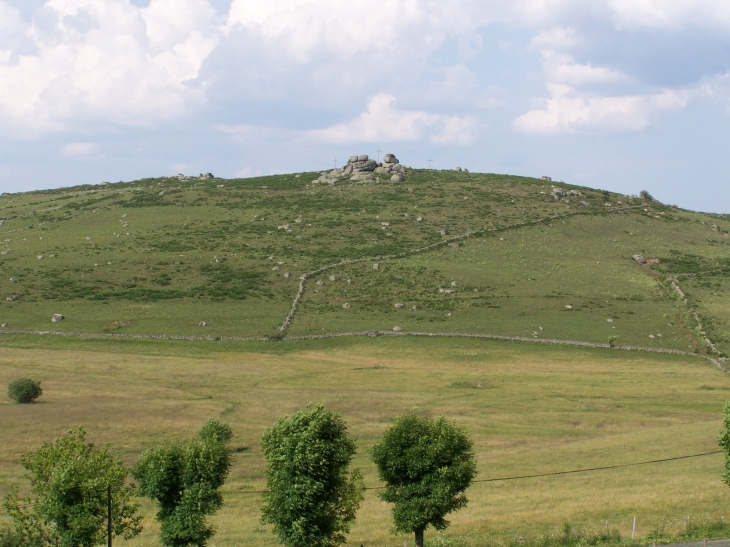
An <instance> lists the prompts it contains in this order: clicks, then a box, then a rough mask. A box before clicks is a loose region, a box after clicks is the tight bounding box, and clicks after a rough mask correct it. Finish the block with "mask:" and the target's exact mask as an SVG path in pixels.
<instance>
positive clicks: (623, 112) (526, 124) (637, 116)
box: [512, 84, 692, 135]
mask: <svg viewBox="0 0 730 547" xmlns="http://www.w3.org/2000/svg"><path fill="white" fill-rule="evenodd" d="M548 89H549V90H550V92H551V95H552V96H551V98H549V99H547V100H546V102H545V106H544V108H541V109H536V110H531V111H529V112H527V113H525V114H523V115H521V116H519V117H518V118H517V119H515V120H514V121H513V122H512V125H513V127H514V128H515V129H516V130H517V131H519V132H522V133H530V134H536V135H555V134H560V133H578V132H587V133H604V132H633V131H640V130H642V129H644V128H645V127H647V126H648V125H649V124H650V123H651V122H652V121H653V120H654V119H655V118H656V117H657V116H658V115H659V114H662V113H665V112H671V111H676V110H680V109H682V108H684V107H685V106H687V104H688V102H689V100H690V98H691V95H692V94H691V93H690V92H679V91H672V90H666V91H663V92H661V93H657V94H654V95H627V96H618V97H605V96H600V95H588V94H581V93H579V92H577V91H576V90H575V89H573V88H571V87H570V86H567V85H557V84H552V85H549V86H548Z"/></svg>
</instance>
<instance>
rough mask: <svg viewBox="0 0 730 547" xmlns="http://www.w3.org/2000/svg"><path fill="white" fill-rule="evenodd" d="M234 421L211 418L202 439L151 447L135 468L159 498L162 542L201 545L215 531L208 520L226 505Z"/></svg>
mask: <svg viewBox="0 0 730 547" xmlns="http://www.w3.org/2000/svg"><path fill="white" fill-rule="evenodd" d="M231 437H232V431H231V428H230V426H228V425H227V424H224V423H222V422H219V421H217V420H212V419H210V420H207V421H206V422H205V423H204V424H203V426H202V427H201V428H200V430H199V431H198V439H192V440H190V441H189V442H188V443H186V444H185V445H177V444H169V445H165V446H160V447H157V448H152V449H149V450H146V451H145V452H144V453H143V454H142V458H141V459H140V460H139V461H138V462H137V464H136V465H135V467H134V470H133V471H132V476H134V478H135V479H136V480H137V481H138V482H139V489H140V492H141V494H142V495H144V496H146V497H148V498H151V499H153V500H156V501H157V502H158V503H159V510H158V511H157V520H158V521H159V522H160V542H161V543H162V544H163V545H166V546H167V547H187V546H190V545H193V546H196V547H202V546H203V545H205V544H206V543H207V542H208V540H209V539H210V538H211V537H213V535H214V534H215V529H214V528H213V527H212V526H210V525H209V524H208V523H207V522H206V517H207V516H208V515H212V514H214V513H215V512H216V511H217V510H218V509H220V507H221V505H223V496H222V495H221V493H220V488H221V486H223V483H224V482H225V480H226V478H227V477H228V472H229V471H230V468H231V450H230V448H229V447H228V443H229V441H230V440H231Z"/></svg>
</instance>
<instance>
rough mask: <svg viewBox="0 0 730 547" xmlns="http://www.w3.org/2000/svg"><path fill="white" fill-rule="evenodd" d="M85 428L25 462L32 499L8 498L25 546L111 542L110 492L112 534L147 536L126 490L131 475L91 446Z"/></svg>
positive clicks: (131, 489) (46, 445)
mask: <svg viewBox="0 0 730 547" xmlns="http://www.w3.org/2000/svg"><path fill="white" fill-rule="evenodd" d="M85 440H86V432H85V431H84V430H83V429H82V428H78V429H75V430H72V431H69V432H68V433H67V434H66V435H65V436H64V437H61V438H60V439H57V440H56V441H55V442H54V443H43V445H41V447H40V448H39V449H38V450H36V451H35V452H33V453H30V454H26V455H24V456H23V457H22V464H23V467H25V469H26V471H27V473H26V477H27V478H28V479H29V480H30V485H31V497H27V498H19V497H18V493H17V490H16V491H15V492H13V493H11V494H10V495H9V496H7V497H6V498H5V508H6V509H7V511H8V514H9V515H10V516H11V518H12V520H13V523H14V526H15V531H16V535H17V536H18V537H19V538H20V540H21V543H22V545H27V546H33V547H40V546H50V545H53V546H56V545H58V546H59V547H92V546H94V545H102V544H104V543H105V542H106V523H107V487H108V486H110V487H111V492H112V522H113V527H112V533H113V535H114V536H122V537H124V538H127V539H129V538H131V537H134V536H136V535H137V534H139V532H140V531H141V529H142V528H141V526H140V521H141V517H139V516H136V515H135V513H136V511H137V506H136V504H135V503H133V502H132V501H131V497H132V495H133V494H134V491H135V489H134V487H133V486H131V485H128V484H125V480H126V478H127V469H126V468H125V467H124V465H123V464H122V462H121V461H120V460H119V459H118V458H115V457H113V456H112V455H111V454H109V452H108V448H107V447H106V446H105V447H104V448H99V447H96V446H94V445H93V444H91V443H86V442H85Z"/></svg>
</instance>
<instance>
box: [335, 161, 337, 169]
mask: <svg viewBox="0 0 730 547" xmlns="http://www.w3.org/2000/svg"><path fill="white" fill-rule="evenodd" d="M335 169H337V158H335Z"/></svg>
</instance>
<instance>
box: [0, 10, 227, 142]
mask: <svg viewBox="0 0 730 547" xmlns="http://www.w3.org/2000/svg"><path fill="white" fill-rule="evenodd" d="M0 6H2V9H3V10H5V11H7V5H5V4H3V3H2V1H1V0H0ZM214 14H215V12H214V10H213V9H212V7H211V6H210V4H209V3H208V2H207V1H205V0H151V1H150V4H149V6H148V7H146V8H138V7H136V6H133V5H132V4H131V3H130V2H129V1H128V0H49V1H48V2H46V4H45V6H44V7H43V8H41V9H39V10H36V13H35V14H34V18H33V21H32V22H31V23H30V24H28V25H25V26H24V28H22V29H19V28H18V26H19V25H18V23H16V24H15V26H14V31H15V32H16V34H17V33H18V32H19V31H20V32H22V34H23V38H24V40H25V42H26V47H25V48H24V50H23V51H16V52H11V54H9V55H5V56H4V58H3V56H0V81H2V82H3V85H2V86H0V113H1V114H2V119H3V120H4V122H3V123H2V125H4V126H5V127H6V129H7V128H12V129H15V130H21V131H24V132H26V133H33V132H37V131H43V130H49V129H62V128H63V127H65V126H67V125H68V124H73V123H79V122H84V121H91V122H99V121H102V122H106V123H117V124H129V125H142V126H145V125H147V126H149V125H153V124H154V123H156V122H158V121H160V120H165V119H170V118H171V117H174V116H176V115H179V114H180V113H182V112H183V111H184V110H185V108H186V105H187V104H188V103H189V102H190V101H194V100H196V99H198V98H199V97H200V90H199V89H196V88H195V87H194V86H191V85H190V84H189V82H190V81H191V80H194V79H195V78H196V76H197V75H198V72H199V70H200V67H201V65H202V62H203V61H204V60H205V58H206V57H207V56H208V55H209V54H210V52H211V51H212V49H213V48H214V47H215V45H216V43H217V40H218V31H217V30H216V29H214V28H213V27H212V25H211V23H210V21H211V18H212V17H213V15H214ZM0 19H1V17H0Z"/></svg>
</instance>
